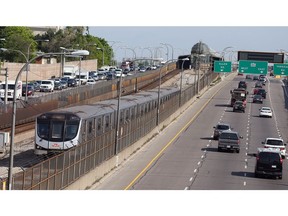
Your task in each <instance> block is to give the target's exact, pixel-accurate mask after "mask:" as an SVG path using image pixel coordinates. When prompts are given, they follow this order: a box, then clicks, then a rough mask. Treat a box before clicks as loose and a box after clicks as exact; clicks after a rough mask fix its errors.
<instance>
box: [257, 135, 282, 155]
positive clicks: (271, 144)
mask: <svg viewBox="0 0 288 216" xmlns="http://www.w3.org/2000/svg"><path fill="white" fill-rule="evenodd" d="M262 144H264V148H272V149H276V150H278V151H280V152H281V156H282V158H285V156H286V143H284V141H283V139H281V138H273V137H268V138H266V139H265V141H264V142H262Z"/></svg>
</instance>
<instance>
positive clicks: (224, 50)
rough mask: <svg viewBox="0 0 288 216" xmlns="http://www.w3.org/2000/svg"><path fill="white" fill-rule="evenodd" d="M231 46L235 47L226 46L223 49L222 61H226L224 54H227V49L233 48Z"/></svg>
mask: <svg viewBox="0 0 288 216" xmlns="http://www.w3.org/2000/svg"><path fill="white" fill-rule="evenodd" d="M231 48H234V47H232V46H228V47H225V48H224V49H223V50H222V52H221V58H222V61H224V55H225V52H226V50H227V49H231Z"/></svg>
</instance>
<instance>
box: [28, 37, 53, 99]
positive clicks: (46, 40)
mask: <svg viewBox="0 0 288 216" xmlns="http://www.w3.org/2000/svg"><path fill="white" fill-rule="evenodd" d="M35 41H36V42H40V41H45V42H49V40H48V39H39V40H35ZM35 41H33V42H32V43H30V44H29V46H28V51H27V60H29V58H30V48H31V46H32V44H33V43H34V42H35ZM28 70H29V71H30V67H29V64H27V68H26V87H25V101H26V103H27V100H28V96H27V94H28Z"/></svg>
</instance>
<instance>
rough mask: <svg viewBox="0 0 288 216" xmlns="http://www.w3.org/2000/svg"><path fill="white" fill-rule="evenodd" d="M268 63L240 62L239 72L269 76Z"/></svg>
mask: <svg viewBox="0 0 288 216" xmlns="http://www.w3.org/2000/svg"><path fill="white" fill-rule="evenodd" d="M267 71H268V62H267V61H248V60H247V61H244V60H240V61H239V72H240V73H248V74H265V75H266V74H267Z"/></svg>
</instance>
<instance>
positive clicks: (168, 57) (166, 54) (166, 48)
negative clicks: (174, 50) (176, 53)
mask: <svg viewBox="0 0 288 216" xmlns="http://www.w3.org/2000/svg"><path fill="white" fill-rule="evenodd" d="M160 44H161V45H164V46H165V47H166V49H167V53H166V55H167V57H166V58H167V61H168V58H169V48H168V46H167V44H166V43H160ZM172 59H173V58H172Z"/></svg>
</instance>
